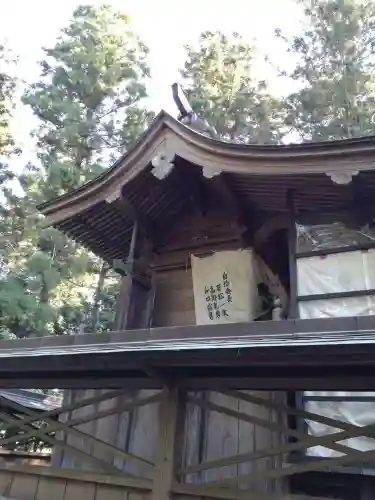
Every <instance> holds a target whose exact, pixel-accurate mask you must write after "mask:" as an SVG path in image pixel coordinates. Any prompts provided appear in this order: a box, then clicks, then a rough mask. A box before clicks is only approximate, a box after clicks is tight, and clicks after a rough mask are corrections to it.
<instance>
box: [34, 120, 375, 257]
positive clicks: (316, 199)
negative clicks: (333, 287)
mask: <svg viewBox="0 0 375 500" xmlns="http://www.w3.org/2000/svg"><path fill="white" fill-rule="evenodd" d="M160 154H161V155H165V156H166V157H167V158H171V160H172V161H173V164H174V166H175V167H174V168H173V170H172V172H171V174H170V175H168V176H167V177H166V178H165V179H163V180H159V179H157V178H155V177H154V176H153V175H152V174H151V170H152V168H153V167H152V164H151V162H152V160H153V159H154V158H155V157H156V156H157V155H160ZM374 160H375V137H366V138H361V139H351V140H342V141H333V142H321V143H305V144H291V145H277V146H275V145H268V146H260V145H242V144H234V143H229V142H223V141H220V140H215V139H212V138H209V137H207V136H205V135H203V134H200V133H198V132H196V131H194V130H192V129H191V128H189V127H187V126H185V125H183V124H182V123H180V122H179V121H177V120H175V119H174V118H172V117H171V116H170V115H168V114H167V113H165V112H161V113H160V114H159V115H158V116H157V117H156V118H155V120H154V122H153V123H152V125H151V126H150V127H149V128H148V130H147V131H146V132H145V133H144V134H143V135H142V136H141V138H140V139H139V141H138V143H137V144H136V145H135V147H134V148H133V149H132V150H130V151H129V152H128V153H127V154H125V155H124V156H123V157H122V158H120V159H119V160H118V161H117V162H116V163H115V164H114V165H113V166H112V167H111V168H109V169H108V170H107V171H105V172H104V173H103V174H101V175H100V176H98V177H97V178H96V179H94V180H92V181H90V182H88V183H86V184H84V185H83V186H81V187H79V188H78V189H76V190H74V191H72V192H70V193H67V194H65V195H63V196H61V197H59V198H57V199H54V200H51V201H48V202H46V203H44V204H42V205H40V206H39V207H38V208H39V210H40V211H41V212H42V214H44V215H45V217H46V223H47V224H52V225H54V226H55V227H57V228H59V229H61V230H62V231H63V232H65V233H66V234H68V235H70V236H71V237H73V238H75V239H77V240H78V241H80V242H81V243H83V244H84V245H86V246H87V247H88V248H90V249H91V250H92V251H93V252H94V253H96V254H97V255H100V256H102V257H104V258H105V259H106V260H108V261H110V260H112V259H123V258H125V257H126V255H127V248H128V244H129V241H130V235H131V229H132V226H133V223H134V220H135V219H137V220H138V221H139V222H140V223H141V225H142V226H143V227H144V228H146V227H147V228H148V233H149V234H148V236H149V237H150V239H151V240H152V241H154V242H155V241H156V239H157V235H158V234H160V233H161V232H164V233H165V231H166V230H167V229H168V228H170V227H171V226H172V225H173V224H174V223H175V222H176V220H178V219H179V218H180V216H181V214H182V213H183V212H184V211H185V212H186V211H187V210H188V209H189V207H190V206H191V203H192V194H193V192H194V189H195V188H196V187H197V186H198V185H199V186H202V185H203V186H205V189H208V190H209V189H210V183H212V182H214V181H215V179H208V178H205V177H204V176H203V175H202V169H205V171H206V172H208V173H210V172H211V173H212V172H221V175H220V176H219V177H218V178H220V179H222V180H223V182H225V184H226V186H227V188H228V189H229V190H230V192H231V194H232V196H233V197H234V198H235V199H236V200H238V203H239V204H240V205H241V206H242V207H244V209H245V211H246V212H247V213H254V211H257V212H258V213H264V214H273V215H275V214H279V213H282V212H286V211H287V210H288V206H287V197H288V192H290V191H293V193H294V205H295V209H296V210H297V211H302V212H304V211H311V210H314V211H316V210H318V211H323V212H324V211H339V210H342V209H344V208H345V207H346V206H347V204H348V200H349V201H350V199H351V198H350V194H349V195H348V190H347V189H346V188H347V186H344V187H343V186H341V185H337V184H334V183H333V182H332V180H331V178H330V177H329V175H326V174H327V173H330V172H337V171H339V172H353V171H355V172H356V173H358V172H359V175H356V176H355V181H356V191H357V193H359V196H360V198H361V200H362V201H363V202H366V200H372V199H373V189H374V187H375V161H374ZM211 185H212V184H211ZM197 191H199V189H198V190H197ZM119 198H121V200H122V204H121V206H120V205H119V204H118V203H117V201H119Z"/></svg>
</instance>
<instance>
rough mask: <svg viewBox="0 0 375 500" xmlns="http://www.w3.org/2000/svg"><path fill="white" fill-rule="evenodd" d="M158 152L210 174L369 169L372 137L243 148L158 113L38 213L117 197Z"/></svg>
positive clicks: (63, 212)
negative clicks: (90, 175)
mask: <svg viewBox="0 0 375 500" xmlns="http://www.w3.org/2000/svg"><path fill="white" fill-rule="evenodd" d="M162 152H165V153H168V152H169V153H173V154H175V155H177V156H179V157H181V158H183V159H185V160H187V161H188V162H191V163H195V164H197V165H200V166H202V167H205V168H207V169H212V170H213V171H216V172H232V173H241V174H251V175H256V174H263V175H264V174H267V175H288V174H296V173H303V174H307V173H326V172H332V171H335V170H340V171H341V172H343V171H353V170H354V171H361V170H375V162H374V161H371V160H369V159H368V156H369V155H371V154H373V155H374V156H375V136H372V137H364V138H359V139H348V140H340V141H330V142H320V143H304V144H288V145H243V144H237V143H230V142H225V141H221V140H217V139H212V138H210V137H207V136H205V135H203V134H201V133H199V132H196V131H194V130H192V129H191V128H189V127H187V126H186V125H184V124H182V123H180V122H179V121H177V120H176V119H174V118H173V117H172V116H170V115H169V114H168V113H166V112H164V111H162V112H160V113H159V114H158V115H157V117H156V118H155V119H154V121H153V123H152V124H151V125H150V127H149V128H148V129H147V130H146V131H145V132H144V134H143V135H142V136H141V137H140V138H139V140H138V142H137V143H136V145H135V146H134V147H133V148H132V149H131V150H130V151H129V152H127V153H126V154H125V155H124V156H122V157H121V158H120V159H119V160H118V161H117V162H116V163H115V164H114V165H113V166H112V167H111V168H109V169H108V170H106V171H105V172H104V173H102V174H101V175H99V176H98V177H96V178H95V179H93V180H92V181H89V182H87V183H86V184H84V185H82V186H81V187H79V188H77V189H75V190H74V191H71V192H70V193H67V194H65V195H62V196H60V197H58V198H55V199H53V200H51V201H48V202H46V203H43V204H41V205H39V206H38V210H39V211H40V212H41V213H42V214H44V215H45V216H46V217H47V218H48V219H49V222H50V223H51V224H54V223H56V222H59V221H61V220H64V219H66V218H69V217H71V216H73V215H75V214H76V213H78V212H80V211H82V210H84V209H86V208H89V207H90V206H92V205H94V204H96V203H98V202H100V201H105V200H106V199H108V198H109V197H110V196H111V195H113V193H114V192H118V191H119V187H120V188H121V187H122V186H124V185H125V184H127V183H128V182H130V181H131V180H132V179H134V178H135V177H136V176H137V175H138V174H139V173H141V172H142V171H143V170H144V169H145V168H146V167H147V166H148V165H149V164H150V162H151V160H152V159H153V158H154V157H155V156H156V155H157V154H158V153H162ZM332 161H334V164H332V163H331V162H332ZM327 162H329V163H328V164H327Z"/></svg>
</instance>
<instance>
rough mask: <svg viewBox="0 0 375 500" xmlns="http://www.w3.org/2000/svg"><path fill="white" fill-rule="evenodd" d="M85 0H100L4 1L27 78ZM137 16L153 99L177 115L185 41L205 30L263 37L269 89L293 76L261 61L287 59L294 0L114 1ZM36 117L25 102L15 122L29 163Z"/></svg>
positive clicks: (6, 33)
mask: <svg viewBox="0 0 375 500" xmlns="http://www.w3.org/2000/svg"><path fill="white" fill-rule="evenodd" d="M81 3H92V4H101V3H103V1H96V0H93V1H91V2H89V1H86V2H85V1H81V2H80V1H77V0H33V1H29V0H0V12H1V16H0V37H1V38H2V39H3V38H5V39H7V41H8V44H9V46H10V47H11V48H12V50H13V51H14V52H15V54H16V55H18V57H19V62H18V64H17V68H16V73H17V75H18V76H19V77H20V78H22V79H23V80H26V81H28V82H31V81H35V80H37V79H38V76H39V68H38V64H37V62H38V60H40V59H41V58H42V57H43V52H42V47H51V46H53V44H54V41H55V39H56V38H57V36H58V35H59V30H60V29H61V28H63V27H64V26H65V25H66V24H67V23H68V21H69V19H70V17H71V14H72V12H73V10H74V9H75V8H76V7H77V6H78V5H79V4H81ZM105 3H109V4H112V5H114V6H115V7H117V8H118V9H120V10H122V11H124V12H126V13H127V14H129V15H130V17H131V19H132V21H133V25H134V28H135V30H136V31H137V32H138V34H139V35H140V37H141V38H142V39H143V41H144V42H145V43H146V44H147V46H148V47H149V49H150V59H149V63H150V66H151V72H152V81H151V83H150V86H149V88H148V92H149V95H150V98H149V103H148V105H149V106H150V107H151V108H152V109H153V110H154V111H155V112H158V111H160V110H161V109H165V110H166V111H168V112H169V113H171V114H173V115H175V114H176V109H175V105H174V103H173V100H172V93H171V84H172V83H173V82H174V81H178V79H179V75H178V69H179V68H180V67H181V66H182V64H183V60H184V57H183V56H184V49H183V47H184V45H185V44H194V43H196V40H197V38H198V36H199V34H200V33H201V32H202V31H205V30H211V31H214V30H221V31H223V32H225V33H229V32H232V31H237V32H238V33H240V34H241V35H242V36H243V37H244V39H245V40H246V41H248V42H253V41H254V40H255V41H256V45H257V47H258V51H259V63H258V66H257V71H258V72H259V75H260V77H261V78H265V79H266V80H267V81H268V83H269V86H270V90H271V91H272V92H273V93H275V94H278V95H283V94H285V93H286V92H288V91H289V90H290V82H289V81H286V80H283V79H280V78H278V79H277V80H276V77H275V75H276V70H275V68H272V67H271V66H265V64H264V63H262V62H260V61H261V59H262V57H261V56H262V55H264V54H268V55H270V57H271V59H272V60H273V61H276V62H278V63H280V62H281V61H282V65H283V66H284V67H285V65H287V64H288V61H287V60H286V59H287V55H286V53H285V48H284V47H283V46H282V44H281V43H280V41H278V40H276V39H275V37H274V35H273V32H274V29H275V28H281V29H282V30H283V31H284V32H285V33H286V34H291V33H292V32H294V33H295V32H296V27H297V24H298V13H299V12H298V10H297V7H296V5H295V2H294V1H293V0H231V1H229V2H228V1H224V0H187V1H182V0H126V1H125V0H112V1H111V0H107V1H106V2H105ZM35 124H36V123H35V120H34V119H33V117H32V115H31V113H30V112H29V111H28V110H27V109H25V108H24V107H19V109H18V110H17V112H16V114H15V116H14V119H13V122H12V129H13V133H14V135H15V139H16V141H17V142H18V143H19V144H20V145H21V147H23V149H24V155H23V156H22V157H21V158H19V159H18V160H17V161H18V162H19V163H20V164H21V163H23V164H24V161H25V156H26V157H27V156H32V150H33V144H32V141H31V139H30V137H29V132H30V130H31V129H32V128H34V127H35Z"/></svg>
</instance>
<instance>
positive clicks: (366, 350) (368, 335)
mask: <svg viewBox="0 0 375 500" xmlns="http://www.w3.org/2000/svg"><path fill="white" fill-rule="evenodd" d="M374 333H375V324H374V317H372V316H369V317H354V318H332V319H314V320H308V321H307V320H285V321H269V322H253V323H240V324H227V325H224V324H222V325H215V326H214V327H213V326H212V325H207V326H187V327H174V328H155V329H151V330H150V329H149V330H137V333H136V335H134V332H132V331H121V332H112V333H107V334H101V335H98V334H88V335H77V336H60V337H45V338H35V339H23V340H22V339H18V340H9V341H5V340H1V341H0V358H1V363H0V387H3V388H6V387H22V388H30V387H35V386H38V387H41V388H53V387H60V388H91V387H95V388H117V387H124V386H126V387H128V388H129V389H132V388H134V389H139V388H159V387H161V386H163V385H166V384H168V383H169V382H170V381H174V382H178V384H179V385H181V387H185V388H188V389H215V388H216V389H217V388H218V387H223V388H225V387H227V388H237V389H241V388H242V389H264V390H272V389H275V390H276V389H280V390H288V389H290V390H362V391H363V390H375V378H374V376H373V373H374V369H375V336H374Z"/></svg>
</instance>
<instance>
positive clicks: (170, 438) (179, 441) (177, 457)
mask: <svg viewBox="0 0 375 500" xmlns="http://www.w3.org/2000/svg"><path fill="white" fill-rule="evenodd" d="M184 424H185V398H184V397H183V395H182V393H181V391H180V390H179V389H177V388H171V389H170V388H165V389H164V391H163V395H162V400H161V402H160V406H159V433H158V443H157V456H156V462H155V468H154V478H153V480H154V484H153V491H152V499H151V500H169V499H170V497H171V491H172V487H173V483H174V481H175V479H176V477H175V472H176V470H177V469H179V468H180V467H181V465H182V449H183V435H184Z"/></svg>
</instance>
